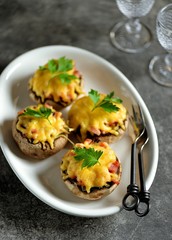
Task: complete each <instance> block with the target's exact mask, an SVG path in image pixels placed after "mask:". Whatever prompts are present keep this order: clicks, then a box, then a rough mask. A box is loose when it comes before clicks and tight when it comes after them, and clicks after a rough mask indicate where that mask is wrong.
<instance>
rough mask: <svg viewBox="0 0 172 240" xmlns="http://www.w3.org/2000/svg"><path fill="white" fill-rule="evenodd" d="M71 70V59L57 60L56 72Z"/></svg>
mask: <svg viewBox="0 0 172 240" xmlns="http://www.w3.org/2000/svg"><path fill="white" fill-rule="evenodd" d="M72 68H73V63H72V60H71V59H67V58H65V57H61V58H59V60H58V69H57V70H58V72H67V71H69V70H71V69H72Z"/></svg>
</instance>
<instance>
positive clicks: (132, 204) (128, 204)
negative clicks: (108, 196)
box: [122, 184, 140, 211]
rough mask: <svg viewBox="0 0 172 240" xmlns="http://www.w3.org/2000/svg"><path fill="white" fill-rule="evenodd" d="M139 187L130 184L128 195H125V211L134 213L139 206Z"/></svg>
mask: <svg viewBox="0 0 172 240" xmlns="http://www.w3.org/2000/svg"><path fill="white" fill-rule="evenodd" d="M138 193H139V187H138V186H137V184H130V185H128V187H127V193H126V194H125V196H124V198H123V201H122V204H123V207H124V209H125V210H127V211H132V210H134V209H136V208H137V206H138V205H139V202H140V200H139V195H138Z"/></svg>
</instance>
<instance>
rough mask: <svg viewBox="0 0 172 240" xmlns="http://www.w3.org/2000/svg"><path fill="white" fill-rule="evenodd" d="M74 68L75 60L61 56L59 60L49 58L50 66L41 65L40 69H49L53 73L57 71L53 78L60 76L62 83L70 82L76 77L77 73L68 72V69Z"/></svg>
mask: <svg viewBox="0 0 172 240" xmlns="http://www.w3.org/2000/svg"><path fill="white" fill-rule="evenodd" d="M72 68H73V61H72V60H71V59H68V58H66V57H61V58H59V59H58V60H57V61H56V60H54V59H52V60H49V61H48V67H45V66H40V67H39V70H49V71H50V72H51V73H52V74H54V73H55V76H53V78H55V77H59V78H60V80H61V82H62V83H65V84H69V83H70V82H71V81H72V80H73V79H76V76H75V75H72V74H68V73H67V72H68V71H70V70H72ZM53 78H51V79H53ZM51 79H50V80H51Z"/></svg>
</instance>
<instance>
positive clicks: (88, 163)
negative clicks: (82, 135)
mask: <svg viewBox="0 0 172 240" xmlns="http://www.w3.org/2000/svg"><path fill="white" fill-rule="evenodd" d="M74 152H75V153H76V156H74V158H75V159H76V160H77V161H83V162H82V166H81V168H84V167H87V168H89V167H92V166H94V165H95V164H97V163H98V162H99V161H98V160H99V158H100V157H101V155H102V154H103V151H97V150H94V148H79V147H75V148H74Z"/></svg>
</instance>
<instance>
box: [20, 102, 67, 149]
mask: <svg viewBox="0 0 172 240" xmlns="http://www.w3.org/2000/svg"><path fill="white" fill-rule="evenodd" d="M41 106H43V105H41V104H39V105H38V106H36V107H35V106H30V107H29V108H31V109H33V110H36V111H37V110H39V109H40V107H41ZM51 111H52V113H51V115H50V116H49V117H48V119H46V118H36V117H32V116H29V115H20V114H19V116H18V121H17V125H16V128H17V130H18V131H20V132H21V133H22V134H23V135H24V136H25V137H27V139H28V140H30V141H31V142H32V143H33V144H36V143H42V144H43V147H45V143H46V142H48V143H49V145H50V147H51V148H52V149H53V148H54V140H55V139H56V138H58V136H59V135H60V134H62V133H67V129H68V127H67V125H66V124H65V122H64V120H63V119H62V118H61V113H60V112H56V111H55V110H54V109H52V108H51Z"/></svg>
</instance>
